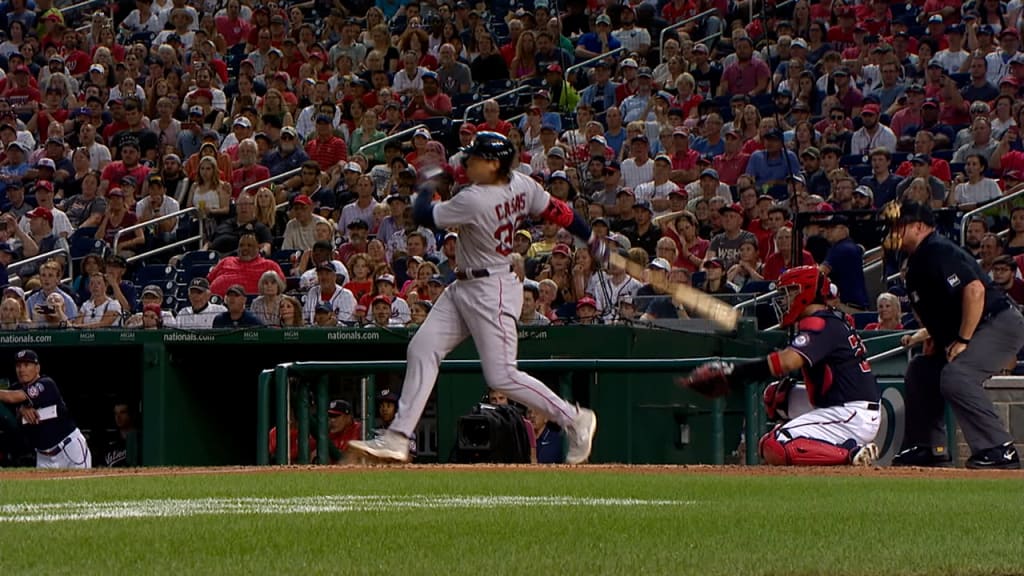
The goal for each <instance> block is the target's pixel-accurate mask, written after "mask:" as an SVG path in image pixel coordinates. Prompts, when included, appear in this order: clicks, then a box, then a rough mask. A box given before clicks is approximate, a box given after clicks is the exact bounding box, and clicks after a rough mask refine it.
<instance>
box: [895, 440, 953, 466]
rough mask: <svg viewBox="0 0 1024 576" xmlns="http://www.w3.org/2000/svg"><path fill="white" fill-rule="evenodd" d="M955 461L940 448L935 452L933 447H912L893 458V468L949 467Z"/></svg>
mask: <svg viewBox="0 0 1024 576" xmlns="http://www.w3.org/2000/svg"><path fill="white" fill-rule="evenodd" d="M952 461H953V459H952V458H950V457H949V454H947V453H946V450H945V448H944V447H942V446H940V447H938V448H937V449H935V450H933V449H932V447H931V446H920V445H919V446H911V447H910V448H906V449H904V450H901V451H900V453H899V454H897V455H896V456H894V457H893V459H892V465H893V466H949V465H950V463H951V462H952Z"/></svg>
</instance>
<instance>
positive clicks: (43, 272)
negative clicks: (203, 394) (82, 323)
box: [25, 260, 78, 326]
mask: <svg viewBox="0 0 1024 576" xmlns="http://www.w3.org/2000/svg"><path fill="white" fill-rule="evenodd" d="M62 271H63V268H62V266H61V264H60V263H59V262H57V261H56V260H47V261H46V262H44V263H43V264H42V265H41V266H40V267H39V289H38V290H34V291H32V292H31V293H29V294H28V295H27V296H26V298H25V305H26V306H27V307H28V310H29V314H30V317H31V318H32V321H33V322H34V323H36V324H37V325H40V326H42V325H45V324H47V323H48V322H50V321H51V320H52V319H53V316H54V313H53V312H51V310H53V308H52V307H50V308H47V305H48V303H49V301H50V300H49V297H50V296H51V295H53V294H56V295H58V296H60V298H61V299H62V300H63V301H64V305H63V313H64V314H65V316H66V318H67V319H70V318H77V317H78V306H77V305H75V301H74V299H72V298H71V296H70V295H69V294H67V293H65V292H64V291H63V290H62V289H61V288H60V286H59V283H60V277H61V273H62Z"/></svg>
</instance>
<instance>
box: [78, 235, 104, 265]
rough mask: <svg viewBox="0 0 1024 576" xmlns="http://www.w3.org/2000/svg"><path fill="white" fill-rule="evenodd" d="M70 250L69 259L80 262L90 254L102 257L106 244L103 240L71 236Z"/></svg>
mask: <svg viewBox="0 0 1024 576" xmlns="http://www.w3.org/2000/svg"><path fill="white" fill-rule="evenodd" d="M70 248H71V259H72V260H81V259H82V258H85V257H86V256H88V255H89V254H92V253H98V254H101V255H102V254H103V253H104V252H106V248H107V243H106V242H104V241H103V240H97V239H96V238H89V237H86V236H72V237H71V246H70Z"/></svg>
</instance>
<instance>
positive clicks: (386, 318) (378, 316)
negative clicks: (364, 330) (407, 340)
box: [368, 294, 412, 328]
mask: <svg viewBox="0 0 1024 576" xmlns="http://www.w3.org/2000/svg"><path fill="white" fill-rule="evenodd" d="M391 306H392V300H391V298H389V297H388V296H386V295H384V294H378V295H376V296H374V297H373V300H372V301H371V302H370V323H369V324H368V326H372V327H376V328H387V327H389V326H403V325H404V324H405V322H403V321H402V320H400V319H398V318H395V317H394V316H393V315H392V312H391V310H392V309H391ZM411 317H412V316H411V315H410V319H411Z"/></svg>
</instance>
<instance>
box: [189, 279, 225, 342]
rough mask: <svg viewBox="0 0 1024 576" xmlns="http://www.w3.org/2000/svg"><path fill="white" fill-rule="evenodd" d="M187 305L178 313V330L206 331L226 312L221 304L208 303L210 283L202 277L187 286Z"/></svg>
mask: <svg viewBox="0 0 1024 576" xmlns="http://www.w3.org/2000/svg"><path fill="white" fill-rule="evenodd" d="M188 301H189V305H188V306H185V307H184V308H182V309H181V310H179V311H178V319H177V320H178V328H184V329H186V330H188V329H192V330H206V329H208V328H213V319H214V318H216V317H217V315H218V314H221V313H223V312H227V310H228V309H227V308H225V307H224V306H223V305H221V304H211V303H210V281H209V280H207V279H206V278H203V277H202V276H200V277H198V278H193V279H192V281H191V282H189V284H188Z"/></svg>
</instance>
